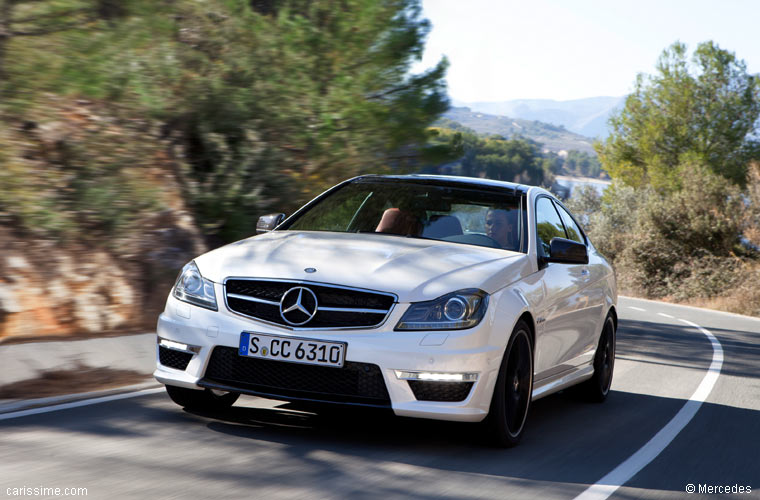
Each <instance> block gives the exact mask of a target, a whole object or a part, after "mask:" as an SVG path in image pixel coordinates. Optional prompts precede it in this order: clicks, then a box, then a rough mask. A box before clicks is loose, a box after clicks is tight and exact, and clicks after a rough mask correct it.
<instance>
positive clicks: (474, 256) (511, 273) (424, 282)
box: [195, 231, 530, 302]
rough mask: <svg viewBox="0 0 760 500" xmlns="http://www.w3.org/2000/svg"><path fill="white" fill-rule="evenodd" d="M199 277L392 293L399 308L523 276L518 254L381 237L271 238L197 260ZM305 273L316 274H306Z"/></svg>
mask: <svg viewBox="0 0 760 500" xmlns="http://www.w3.org/2000/svg"><path fill="white" fill-rule="evenodd" d="M195 262H196V264H197V265H198V268H199V270H200V272H201V274H202V275H203V276H204V277H205V278H208V279H210V280H212V281H215V282H217V283H221V282H223V281H224V280H225V278H228V277H255V278H275V279H292V280H303V281H311V282H319V283H330V284H336V285H344V286H351V287H357V288H367V289H371V290H377V291H383V292H391V293H395V294H396V295H398V299H399V301H400V302H416V301H421V300H430V299H434V298H436V297H439V296H441V295H443V294H445V293H449V292H453V291H456V290H460V289H464V288H480V289H482V290H484V291H486V292H488V293H493V292H495V291H496V290H498V289H499V288H501V287H503V286H504V285H506V284H509V283H512V282H514V281H516V280H518V279H520V278H521V277H522V276H524V275H525V274H526V273H528V272H529V268H530V267H529V264H528V259H527V256H526V255H525V254H522V253H516V252H510V251H506V250H500V249H493V248H484V247H478V246H474V245H465V244H458V243H449V242H443V241H436V240H426V239H416V238H405V237H402V236H394V235H388V234H374V233H368V234H354V233H332V232H317V231H273V232H270V233H265V234H261V235H258V236H254V237H251V238H248V239H245V240H241V241H238V242H236V243H232V244H230V245H226V246H224V247H221V248H218V249H216V250H213V251H211V252H208V253H206V254H204V255H202V256H200V257H198V258H197V259H195ZM307 268H313V269H316V271H314V272H311V273H307V272H306V271H305V270H306V269H307Z"/></svg>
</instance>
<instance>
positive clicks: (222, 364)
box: [199, 346, 390, 406]
mask: <svg viewBox="0 0 760 500" xmlns="http://www.w3.org/2000/svg"><path fill="white" fill-rule="evenodd" d="M204 382H211V383H215V384H221V385H224V386H228V387H232V388H235V389H237V390H240V391H241V392H247V393H251V394H257V395H261V396H270V397H273V398H274V399H307V400H314V401H326V402H332V403H354V404H363V405H371V406H390V397H389V396H388V390H387V389H386V387H385V381H384V380H383V375H382V373H381V372H380V368H379V367H378V366H377V365H372V364H368V363H355V362H351V361H346V362H345V364H344V365H343V367H342V368H333V367H327V366H315V365H304V364H298V363H288V362H284V361H272V360H268V359H258V358H249V357H245V356H240V355H239V354H238V350H237V349H236V348H233V347H224V346H216V347H214V350H213V351H212V353H211V358H210V360H209V363H208V368H206V375H205V377H204V378H203V380H201V382H199V384H200V385H203V383H204Z"/></svg>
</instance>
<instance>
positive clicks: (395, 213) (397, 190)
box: [278, 179, 527, 253]
mask: <svg viewBox="0 0 760 500" xmlns="http://www.w3.org/2000/svg"><path fill="white" fill-rule="evenodd" d="M522 196H523V195H522V194H521V193H519V192H515V191H507V190H501V189H498V188H490V187H487V188H484V189H480V188H479V187H478V186H473V187H468V186H460V185H454V184H450V183H432V182H423V181H405V180H398V179H385V180H383V179H358V180H356V181H353V182H350V183H348V184H345V185H343V186H341V187H340V188H338V189H336V190H335V191H333V192H331V193H328V194H327V196H325V197H324V198H322V199H320V200H318V201H317V202H315V203H313V204H312V205H310V206H308V207H307V208H306V209H305V210H304V211H302V212H300V213H299V214H297V215H296V216H295V217H294V218H293V219H292V220H290V221H288V222H286V223H285V224H284V225H282V226H281V227H280V228H279V229H278V230H291V231H335V232H344V233H379V234H384V235H389V236H406V237H413V238H424V239H433V240H441V241H449V242H453V243H464V244H470V245H478V246H485V247H491V248H502V249H505V250H512V251H517V252H523V253H524V252H526V251H527V250H526V248H527V239H526V238H525V234H524V233H525V229H524V228H525V220H526V215H525V210H524V208H523V207H524V204H523V202H522Z"/></svg>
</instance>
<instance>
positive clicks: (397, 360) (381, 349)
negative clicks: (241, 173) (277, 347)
mask: <svg viewBox="0 0 760 500" xmlns="http://www.w3.org/2000/svg"><path fill="white" fill-rule="evenodd" d="M217 296H219V295H217ZM407 307H408V305H406V304H397V305H396V306H395V307H394V309H393V310H392V311H391V313H390V315H389V317H388V318H387V320H386V321H385V323H384V324H383V325H381V326H380V327H378V328H374V329H362V330H334V331H333V330H319V331H309V330H299V331H292V330H289V329H287V328H281V327H278V326H276V325H270V324H266V323H262V322H258V321H255V320H252V319H247V318H243V317H240V316H238V315H235V314H233V313H231V312H230V311H228V310H226V309H225V308H224V306H221V307H220V310H219V311H210V310H206V309H203V308H200V307H196V306H192V305H190V304H186V303H184V302H181V301H178V300H177V299H175V298H174V297H171V296H170V297H169V299H168V301H167V306H166V310H165V311H164V312H163V313H162V314H161V316H160V317H159V320H158V329H157V332H158V337H159V339H166V340H168V341H170V342H168V343H167V342H165V344H167V345H169V346H170V347H171V348H170V349H167V346H166V345H164V346H162V347H161V348H160V349H159V347H158V346H157V355H156V358H157V368H156V371H155V372H154V376H155V378H156V379H157V380H158V381H159V382H161V383H163V384H168V385H176V386H181V387H187V388H194V389H200V388H202V387H209V388H215V389H227V390H237V391H239V392H242V393H247V394H256V395H259V396H263V397H269V398H272V399H282V400H306V401H322V402H341V403H345V404H363V405H368V406H390V408H391V409H392V410H393V412H394V413H395V414H396V415H399V416H408V417H422V418H432V419H440V420H454V421H480V420H482V419H483V418H484V417H485V416H486V414H487V413H488V409H489V406H490V402H491V395H492V393H493V387H494V385H495V383H496V377H497V375H498V369H499V366H500V363H501V356H502V354H503V351H504V343H505V340H504V338H503V335H500V334H498V332H501V333H502V334H503V332H504V331H507V332H508V331H509V330H510V328H511V325H510V326H505V325H496V324H494V322H495V317H496V315H495V314H490V315H489V314H487V315H486V317H485V318H483V320H482V321H481V323H480V324H479V325H478V326H476V327H474V328H471V329H467V330H458V331H447V332H443V331H441V332H430V331H427V332H397V331H393V328H394V326H395V325H396V324H397V323H398V320H399V319H400V317H401V315H402V314H403V312H404V311H405V310H406V308H407ZM243 331H248V332H251V331H253V332H259V333H269V334H275V335H282V336H298V337H313V338H314V339H319V340H327V341H340V342H346V343H347V344H348V345H347V350H346V362H347V364H349V363H351V364H352V365H351V366H357V367H365V366H366V365H375V366H376V367H377V368H378V369H379V375H378V376H381V377H382V382H383V383H384V385H385V388H386V389H387V400H386V401H385V403H384V404H375V403H377V401H371V400H362V399H361V398H360V399H354V400H351V399H350V398H349V399H347V400H344V401H331V399H334V398H330V397H326V398H323V397H320V396H319V395H316V396H315V394H316V393H315V392H314V391H311V392H309V391H306V392H304V391H301V392H299V391H297V390H295V391H291V392H287V391H279V392H278V391H275V393H272V392H271V391H267V390H263V389H262V387H260V386H245V387H244V386H241V385H235V384H225V383H220V382H219V380H213V379H209V377H207V369H208V367H209V361H210V359H211V357H212V352H213V351H214V348H215V347H217V346H220V347H227V348H234V349H237V348H238V344H239V340H240V334H241V332H243ZM172 342H176V343H179V344H184V345H185V346H186V347H187V349H183V346H182V345H177V344H172ZM183 350H184V352H183ZM168 351H172V352H170V353H169V352H168ZM167 355H170V357H171V359H172V361H167V359H169V358H167ZM161 356H163V358H164V359H163V361H164V363H168V364H169V365H170V366H175V368H172V367H170V366H167V365H166V364H162V362H161V359H160V358H161ZM227 359H228V360H229V359H230V358H227ZM249 359H250V358H243V360H242V361H247V360H249ZM177 360H179V361H177ZM185 362H186V367H185V368H184V369H180V368H181V367H182V366H183V365H184V364H185ZM218 362H219V361H218V360H217V361H215V363H218ZM232 362H234V363H235V364H237V361H236V360H234V359H233V360H232ZM267 362H268V363H284V364H287V365H293V364H295V363H286V362H277V361H267ZM299 366H303V365H299ZM307 366H308V365H307ZM288 368H291V367H288ZM317 368H320V369H321V370H338V369H336V368H326V367H317ZM352 369H353V368H352ZM357 369H361V368H357ZM363 369H364V370H365V371H368V369H367V368H363ZM292 371H294V370H287V372H288V373H286V374H284V375H282V376H283V377H285V378H290V377H291V375H290V372H292ZM295 372H299V373H300V372H301V370H299V369H298V367H295ZM304 373H306V374H307V375H305V376H306V377H307V378H308V377H310V375H308V373H309V372H308V370H307V371H305V372H304ZM333 373H335V372H331V373H329V374H328V375H330V376H332V375H333ZM415 373H423V374H425V375H426V376H430V374H431V373H432V374H438V375H440V374H460V373H463V374H468V375H467V376H468V380H467V382H468V384H469V385H468V388H469V390H467V391H466V394H467V395H466V397H465V398H464V399H463V400H461V401H426V400H421V399H430V398H431V397H432V398H438V396H437V395H436V394H437V393H440V392H441V391H443V393H444V394H449V395H450V394H451V392H452V391H450V390H449V388H454V387H455V385H454V384H457V382H453V383H452V385H449V386H444V384H448V382H435V383H433V384H430V383H427V384H425V383H423V384H421V385H420V384H419V381H411V383H410V380H408V379H409V378H414V377H415V376H414V374H415ZM410 374H411V375H410ZM433 376H436V375H433ZM293 377H296V378H297V377H298V375H294V376H293ZM423 378H424V377H423ZM475 378H476V380H474V379H475ZM301 380H303V377H302V378H301ZM415 384H416V386H415ZM458 387H459V390H460V391H461V390H462V388H463V386H462V385H461V383H459V385H458ZM413 389H414V390H413ZM415 391H416V392H417V395H416V396H415ZM431 391H432V393H433V395H432V396H431V395H430V394H431ZM418 398H419V399H418ZM456 398H457V396H456V395H454V399H456ZM439 399H440V398H439ZM449 399H451V398H449ZM388 403H389V404H388Z"/></svg>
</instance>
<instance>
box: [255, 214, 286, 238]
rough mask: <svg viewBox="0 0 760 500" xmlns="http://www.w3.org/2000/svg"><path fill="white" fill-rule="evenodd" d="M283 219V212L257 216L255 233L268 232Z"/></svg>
mask: <svg viewBox="0 0 760 500" xmlns="http://www.w3.org/2000/svg"><path fill="white" fill-rule="evenodd" d="M283 220H285V214H267V215H262V216H261V217H259V221H258V222H257V223H256V233H257V234H261V233H268V232H269V231H271V230H272V229H274V228H276V227H277V226H279V225H280V222H282V221H283Z"/></svg>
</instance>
